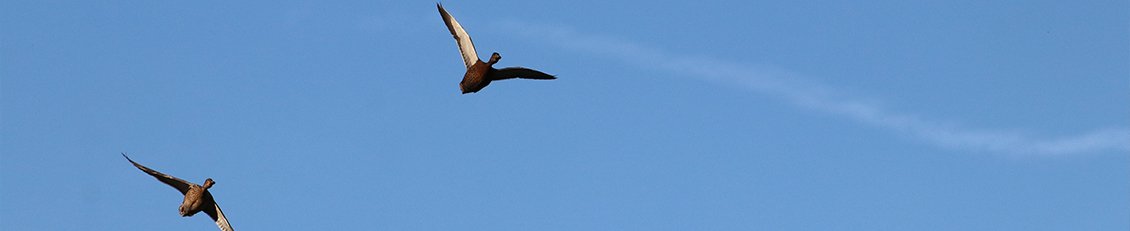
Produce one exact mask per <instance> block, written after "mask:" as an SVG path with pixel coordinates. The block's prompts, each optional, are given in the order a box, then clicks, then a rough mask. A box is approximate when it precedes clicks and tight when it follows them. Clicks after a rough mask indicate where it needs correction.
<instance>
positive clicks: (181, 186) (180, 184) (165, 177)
mask: <svg viewBox="0 0 1130 231" xmlns="http://www.w3.org/2000/svg"><path fill="white" fill-rule="evenodd" d="M122 156H124V157H126V160H128V161H129V162H130V163H132V164H133V166H134V167H137V169H141V171H142V172H145V173H148V174H149V175H150V176H153V177H154V178H157V180H159V181H161V182H164V183H165V184H167V185H169V186H173V188H176V189H177V191H180V193H181V194H185V193H187V192H188V188H189V185H192V183H189V182H188V181H185V180H182V179H180V178H176V177H174V176H170V175H169V174H164V173H161V172H158V171H157V170H153V169H150V168H148V167H145V166H144V165H141V164H138V163H137V162H133V160H131V159H130V158H129V156H126V154H125V153H122Z"/></svg>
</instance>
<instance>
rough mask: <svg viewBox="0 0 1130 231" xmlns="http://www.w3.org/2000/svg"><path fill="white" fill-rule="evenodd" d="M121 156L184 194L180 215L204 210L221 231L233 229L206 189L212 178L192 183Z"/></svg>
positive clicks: (210, 185) (209, 186)
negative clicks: (201, 183)
mask: <svg viewBox="0 0 1130 231" xmlns="http://www.w3.org/2000/svg"><path fill="white" fill-rule="evenodd" d="M122 156H123V157H125V158H126V160H128V161H129V162H130V163H131V164H133V166H134V167H137V169H141V171H142V172H145V173H147V174H149V175H150V176H153V177H154V178H157V180H159V181H161V182H164V183H165V184H167V185H169V186H173V188H176V189H177V191H180V193H181V194H184V201H183V202H181V204H180V209H179V210H180V215H181V216H182V217H189V216H192V215H195V214H196V213H198V212H204V213H206V214H208V216H209V217H212V221H215V222H216V226H218V227H219V228H220V230H223V231H233V229H232V227H231V224H229V223H228V218H227V217H225V216H224V212H223V211H221V210H220V205H218V204H216V200H215V199H214V198H212V193H210V192H208V189H209V188H211V187H212V185H215V184H216V182H215V181H212V178H208V179H207V180H204V185H198V184H193V183H192V182H188V181H186V180H182V179H180V178H176V177H173V176H170V175H168V174H164V173H161V172H158V171H157V170H153V169H150V168H148V167H145V166H143V165H141V164H138V163H137V162H134V161H133V160H132V159H130V158H129V156H126V154H125V153H122Z"/></svg>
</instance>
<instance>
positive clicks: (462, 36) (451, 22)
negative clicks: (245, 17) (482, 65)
mask: <svg viewBox="0 0 1130 231" xmlns="http://www.w3.org/2000/svg"><path fill="white" fill-rule="evenodd" d="M436 8H439V15H440V16H442V17H443V23H444V24H447V30H448V31H451V36H454V37H455V43H456V44H457V45H459V53H463V64H465V65H467V67H471V65H474V64H475V62H477V61H479V55H478V54H476V53H475V44H474V43H471V36H470V35H467V31H465V30H463V26H461V25H459V22H457V21H455V17H451V14H448V13H447V10H444V9H443V6H441V5H439V3H436Z"/></svg>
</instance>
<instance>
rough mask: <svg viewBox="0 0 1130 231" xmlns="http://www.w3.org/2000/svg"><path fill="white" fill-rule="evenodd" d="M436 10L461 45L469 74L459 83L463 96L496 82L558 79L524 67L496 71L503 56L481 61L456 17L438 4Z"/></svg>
mask: <svg viewBox="0 0 1130 231" xmlns="http://www.w3.org/2000/svg"><path fill="white" fill-rule="evenodd" d="M436 8H439V15H440V16H442V17H443V23H444V24H447V30H449V31H451V35H452V36H454V37H455V43H456V44H457V45H459V53H463V64H465V65H467V73H464V74H463V81H462V82H459V89H460V90H462V91H463V94H467V93H475V92H478V91H479V90H482V89H483V88H484V87H487V85H490V82H491V81H494V80H503V79H513V78H521V79H557V77H554V76H552V75H549V74H546V73H543V72H541V71H537V70H533V69H529V68H524V67H507V68H502V69H494V67H493V65H494V64H495V63H498V60H499V59H502V55H499V54H498V52H494V53H493V54H491V55H490V60H488V61H487V62H483V60H481V59H479V55H478V54H476V53H475V44H473V43H471V36H470V35H467V31H466V30H463V26H461V25H459V22H457V21H455V17H452V16H451V14H448V13H447V10H444V9H443V6H442V5H440V4H439V3H436Z"/></svg>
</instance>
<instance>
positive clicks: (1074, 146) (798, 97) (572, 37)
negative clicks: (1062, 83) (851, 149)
mask: <svg viewBox="0 0 1130 231" xmlns="http://www.w3.org/2000/svg"><path fill="white" fill-rule="evenodd" d="M498 27H500V28H502V29H503V30H501V31H507V32H508V33H513V32H518V33H519V34H520V35H522V36H525V37H529V38H531V39H530V40H531V41H544V42H548V43H551V44H552V45H556V46H560V47H562V48H564V49H567V50H572V51H578V52H583V53H589V54H592V55H597V56H604V57H608V58H613V59H616V60H619V61H622V62H625V63H628V64H631V65H634V66H637V67H640V68H645V69H657V70H660V71H666V72H671V73H676V74H680V75H686V76H693V77H697V78H701V79H703V80H706V81H710V82H716V83H720V84H723V85H738V86H741V87H743V88H745V89H748V90H752V91H754V92H757V93H761V94H765V95H767V96H771V97H775V98H779V99H781V100H784V101H786V102H789V103H791V104H793V105H795V106H799V107H803V108H807V109H811V110H815V111H820V112H825V113H830V114H834V115H839V116H843V117H846V118H849V119H852V120H855V121H858V122H861V123H864V124H868V125H872V126H875V127H880V128H885V129H888V130H892V131H894V132H897V133H898V134H905V135H910V136H912V137H915V138H918V139H921V140H924V141H927V142H929V143H931V144H935V145H938V146H942V147H947V148H960V149H966V150H975V151H989V152H1004V153H1011V154H1081V153H1094V152H1108V151H1114V152H1128V151H1130V130H1127V129H1125V128H1117V129H1116V128H1111V129H1100V130H1098V131H1094V132H1090V133H1087V134H1083V135H1077V136H1070V137H1063V138H1059V139H1035V138H1031V136H1029V135H1026V134H1021V133H1017V132H1005V131H998V130H989V129H970V128H961V127H957V126H951V125H947V124H945V123H940V122H935V121H930V120H925V119H922V118H919V117H918V116H914V115H909V114H903V113H897V112H893V111H891V110H889V109H885V108H882V107H880V106H879V105H877V104H875V103H870V101H868V100H864V99H861V98H859V97H851V96H845V95H840V94H836V92H835V91H834V90H832V89H831V88H830V87H827V86H824V85H822V84H819V83H803V82H800V81H797V80H795V79H798V78H790V77H793V76H794V75H793V74H790V73H789V72H788V71H782V70H775V69H773V68H765V67H752V65H742V64H737V63H733V62H726V61H722V60H717V59H711V58H702V57H699V58H686V57H687V56H684V55H677V54H670V53H668V52H666V51H663V50H661V49H657V48H651V47H645V46H641V45H639V44H637V43H633V42H630V41H625V40H622V39H615V38H611V37H606V36H598V35H591V34H584V33H580V32H577V31H574V30H571V29H566V28H567V27H555V26H545V25H534V24H527V23H520V22H505V23H500V24H498ZM655 63H664V64H665V65H652V64H655Z"/></svg>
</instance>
